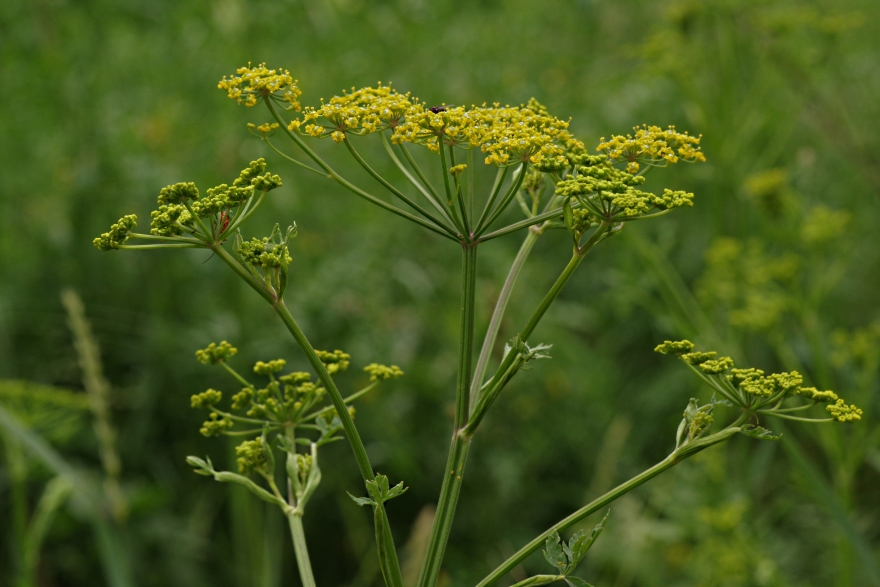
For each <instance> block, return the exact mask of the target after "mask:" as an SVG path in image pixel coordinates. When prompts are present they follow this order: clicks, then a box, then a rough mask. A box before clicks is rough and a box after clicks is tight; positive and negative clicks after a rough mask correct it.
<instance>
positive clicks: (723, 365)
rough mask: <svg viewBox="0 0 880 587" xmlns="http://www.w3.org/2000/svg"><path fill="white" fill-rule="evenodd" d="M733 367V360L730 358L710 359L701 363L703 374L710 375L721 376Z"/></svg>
mask: <svg viewBox="0 0 880 587" xmlns="http://www.w3.org/2000/svg"><path fill="white" fill-rule="evenodd" d="M731 367H733V359H731V358H730V357H721V358H718V359H709V360H708V361H703V362H702V363H700V369H701V370H702V371H703V373H708V374H709V375H720V374H721V373H724V372H725V371H727V370H728V369H730V368H731Z"/></svg>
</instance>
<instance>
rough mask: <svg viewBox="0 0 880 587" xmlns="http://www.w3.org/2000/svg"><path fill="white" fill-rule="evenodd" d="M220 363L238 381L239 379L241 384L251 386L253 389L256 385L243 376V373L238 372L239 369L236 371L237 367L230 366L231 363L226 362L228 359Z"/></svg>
mask: <svg viewBox="0 0 880 587" xmlns="http://www.w3.org/2000/svg"><path fill="white" fill-rule="evenodd" d="M219 365H220V366H221V367H223V368H224V369H226V371H227V373H229V374H230V375H232V376H233V377H234V378H235V380H236V381H238V382H239V383H241V384H242V385H244V386H245V387H250V388H251V389H253V387H254V386H253V384H251V383H250V382H249V381H248V380H247V379H245V378H244V377H242V376H241V375H239V374H238V371H236V370H235V369H233V368H232V367H230V366H229V365H227V364H226V361H220V362H219Z"/></svg>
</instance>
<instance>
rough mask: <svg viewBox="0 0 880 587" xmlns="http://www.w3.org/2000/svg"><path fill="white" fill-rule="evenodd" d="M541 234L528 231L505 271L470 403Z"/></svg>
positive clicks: (477, 389) (484, 340) (481, 350)
mask: <svg viewBox="0 0 880 587" xmlns="http://www.w3.org/2000/svg"><path fill="white" fill-rule="evenodd" d="M541 234H543V230H541V229H536V230H530V231H529V234H528V235H527V236H526V238H525V240H524V241H523V244H522V246H521V247H520V248H519V252H518V253H517V254H516V258H515V259H514V260H513V264H512V265H511V266H510V271H508V273H507V278H506V279H505V280H504V285H503V286H502V287H501V293H500V294H499V295H498V301H497V302H495V310H494V311H493V312H492V318H491V320H489V327H488V329H487V330H486V338H484V339H483V347H482V348H481V349H480V358H479V359H477V366H476V368H475V369H474V377H473V379H472V381H471V403H473V402H474V400H475V399H476V396H477V392H479V390H480V386H481V385H482V384H483V375H485V373H486V366H487V365H488V363H489V357H490V356H491V354H492V349H493V348H494V346H495V340H496V339H497V338H498V330H499V329H500V328H501V319H502V318H503V317H504V312H505V311H506V310H507V302H508V301H510V294H511V292H513V286H514V285H515V284H516V279H517V277H519V274H520V272H521V271H522V268H523V266H524V265H525V262H526V259H528V257H529V254H530V253H531V252H532V247H534V246H535V243H536V242H537V241H538V237H539V236H541Z"/></svg>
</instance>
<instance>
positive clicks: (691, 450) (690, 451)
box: [476, 414, 749, 587]
mask: <svg viewBox="0 0 880 587" xmlns="http://www.w3.org/2000/svg"><path fill="white" fill-rule="evenodd" d="M748 417H749V416H748V414H743V415H742V416H740V418H739V419H738V420H737V421H736V422H734V423H733V424H731V425H730V426H728V427H727V428H725V429H724V430H721V431H720V432H717V433H716V434H712V435H710V436H707V437H705V438H701V439H699V440H695V441H693V442H691V443H689V444H687V445H685V446H682V447H681V448H679V449H677V450H675V451H674V452H673V453H672V454H670V455H669V456H668V457H666V458H665V459H663V460H662V461H660V462H659V463H657V464H656V465H654V466H653V467H651V468H650V469H647V470H645V471H643V472H641V473H639V474H638V475H636V476H635V477H633V478H632V479H630V480H629V481H626V482H625V483H622V484H620V485H618V486H617V487H615V488H614V489H612V490H611V491H609V492H608V493H606V494H605V495H603V496H602V497H599V498H598V499H595V500H593V501H592V502H590V503H588V504H587V505H585V506H584V507H582V508H581V509H579V510H577V511H576V512H574V513H572V514H571V515H569V516H568V517H566V518H564V519H562V520H561V521H559V522H557V523H556V524H554V525H553V526H551V527H550V528H548V529H547V530H545V531H544V532H542V533H541V534H539V535H538V536H537V537H535V538H534V539H533V540H532V541H531V542H529V543H528V544H526V545H525V546H523V547H522V548H521V549H519V551H518V552H516V554H514V555H513V556H511V557H510V558H508V559H507V560H506V561H504V562H503V563H502V564H501V565H500V566H499V567H498V568H497V569H495V570H494V571H492V572H491V573H489V575H487V576H486V578H485V579H483V580H482V581H480V582H479V583H477V585H476V587H489V585H492V584H493V583H495V582H496V581H498V580H499V579H500V578H502V577H503V576H504V575H506V574H507V573H508V572H510V571H511V570H513V569H514V568H515V567H516V566H517V565H518V564H520V563H521V562H522V561H523V560H525V559H526V557H528V556H529V555H531V554H532V553H533V552H535V551H536V550H538V549H540V548H541V547H542V546H544V542H545V541H546V540H547V537H548V536H550V535H551V534H553V533H554V532H562V531H563V530H565V529H566V528H570V527H571V526H573V525H574V524H576V523H578V522H580V521H581V520H583V519H584V518H586V517H587V516H589V515H590V514H592V513H595V512H597V511H598V510H601V509H603V508H604V507H605V506H607V505H608V504H610V503H611V502H613V501H614V500H616V499H617V498H618V497H620V496H621V495H624V494H625V493H629V492H630V491H632V490H633V489H635V488H636V487H638V486H639V485H641V484H642V483H644V482H646V481H648V480H650V479H653V478H654V477H656V476H657V475H659V474H660V473H662V472H663V471H666V470H667V469H671V468H672V467H674V466H675V465H677V464H678V463H680V462H682V461H684V460H685V459H687V458H689V457H691V456H693V455H695V454H697V453H698V452H700V451H702V450H705V449H707V448H709V447H710V446H712V445H715V444H718V443H720V442H724V441H725V440H727V439H728V438H730V437H731V436H733V435H734V434H736V433H737V432H739V431H740V426H741V425H742V424H743V422H745V421H746V420H748Z"/></svg>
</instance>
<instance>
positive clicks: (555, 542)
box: [544, 530, 568, 569]
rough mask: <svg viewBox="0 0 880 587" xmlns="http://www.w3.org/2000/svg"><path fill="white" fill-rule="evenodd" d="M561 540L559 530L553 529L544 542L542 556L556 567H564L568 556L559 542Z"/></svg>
mask: <svg viewBox="0 0 880 587" xmlns="http://www.w3.org/2000/svg"><path fill="white" fill-rule="evenodd" d="M561 542H562V540H561V539H560V538H559V532H556V531H555V530H554V531H553V534H551V535H550V536H548V537H547V541H546V542H545V543H544V548H545V550H544V558H545V559H547V562H548V563H550V565H551V566H553V567H554V568H557V569H564V568H565V567H566V565H567V564H568V558H567V557H566V556H565V551H564V550H563V549H562V545H561V544H560V543H561Z"/></svg>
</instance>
